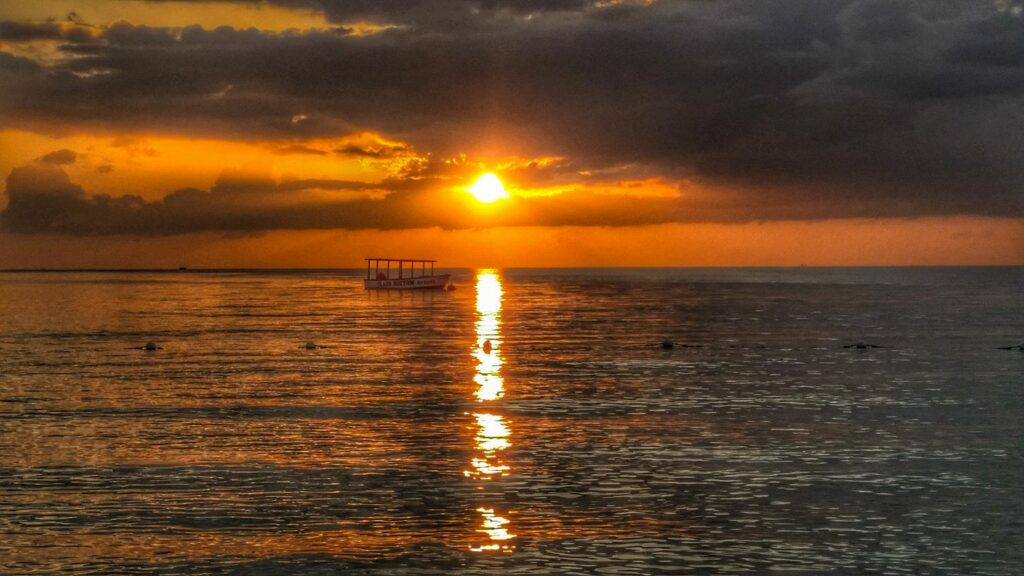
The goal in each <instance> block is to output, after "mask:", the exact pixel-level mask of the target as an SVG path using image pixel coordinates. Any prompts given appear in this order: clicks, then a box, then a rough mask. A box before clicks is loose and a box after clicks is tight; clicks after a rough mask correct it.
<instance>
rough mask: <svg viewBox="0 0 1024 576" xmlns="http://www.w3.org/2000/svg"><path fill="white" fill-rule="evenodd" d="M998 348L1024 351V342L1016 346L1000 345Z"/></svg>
mask: <svg viewBox="0 0 1024 576" xmlns="http://www.w3.org/2000/svg"><path fill="white" fill-rule="evenodd" d="M997 350H1018V351H1020V352H1024V344H1018V345H1016V346H1000V347H999V348H997Z"/></svg>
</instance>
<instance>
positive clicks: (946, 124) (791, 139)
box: [0, 0, 1024, 234]
mask: <svg viewBox="0 0 1024 576" xmlns="http://www.w3.org/2000/svg"><path fill="white" fill-rule="evenodd" d="M272 3H274V4H279V5H282V6H290V7H301V8H314V9H317V10H320V11H322V12H323V14H324V15H325V16H326V18H327V19H328V20H329V21H330V22H331V23H332V24H333V25H335V26H336V27H334V28H325V29H322V30H307V31H288V32H283V33H272V32H265V31H259V30H255V29H246V30H239V29H234V28H229V27H222V28H217V29H212V30H208V29H203V28H199V27H186V28H180V29H178V28H174V29H172V28H150V27H144V26H136V25H132V24H129V23H118V24H114V25H111V26H107V27H102V28H96V29H90V33H89V34H84V33H72V32H69V31H68V29H65V28H60V27H54V26H50V27H47V26H43V25H40V26H37V27H35V28H33V27H31V26H28V25H25V24H18V23H4V24H2V25H0V35H4V36H5V37H6V39H7V40H8V41H9V42H17V41H27V40H28V39H39V38H51V39H54V41H59V42H60V45H59V50H60V51H61V52H62V53H64V54H65V55H66V56H67V58H65V59H61V60H57V61H54V62H47V63H44V62H39V61H36V60H33V59H31V58H29V57H25V56H20V55H17V54H15V53H5V52H0V124H2V125H3V126H5V127H8V128H18V129H25V130H33V131H38V132H44V133H52V134H61V133H67V132H70V131H78V130H85V131H98V132H117V131H129V132H130V131H139V132H160V133H170V134H180V135H184V136H213V137H219V138H230V139H261V140H271V141H277V142H280V146H282V147H289V148H290V149H294V150H302V149H304V148H303V147H304V144H303V142H304V141H306V140H308V139H313V138H338V137H343V136H346V135H350V134H354V133H358V132H361V131H374V132H378V133H380V134H384V135H386V136H387V137H389V138H394V139H395V141H396V142H398V141H400V142H404V143H409V144H410V145H411V146H413V147H415V149H416V150H419V151H424V152H425V153H429V154H432V155H434V156H435V157H438V158H439V157H444V156H446V155H454V154H459V153H461V152H464V151H465V150H467V149H470V148H473V147H474V146H475V145H477V144H479V143H481V142H483V143H494V142H497V143H499V144H500V147H501V148H502V149H504V150H507V151H510V152H511V153H513V154H519V155H545V156H553V157H560V158H566V159H568V160H567V161H568V162H571V165H572V166H573V169H574V170H575V171H576V172H578V173H588V174H589V173H599V172H601V171H602V170H612V169H615V168H617V167H634V169H637V170H641V171H643V172H644V174H645V175H646V176H648V177H658V178H663V179H666V180H667V181H672V182H681V181H684V180H685V181H687V182H690V183H692V184H694V185H695V186H698V187H702V188H703V189H706V190H710V191H715V190H718V191H722V192H721V193H720V195H719V196H713V195H712V196H707V195H702V196H700V197H699V198H698V199H694V198H691V197H688V196H686V195H685V194H682V195H680V197H679V198H675V199H651V198H639V199H638V198H606V197H600V196H595V197H592V198H588V199H586V202H584V201H583V200H584V198H583V194H584V193H582V192H577V193H576V194H574V195H569V196H568V197H566V198H554V197H552V198H547V199H541V198H533V199H521V200H519V201H517V202H514V203H510V205H509V206H507V210H506V212H507V215H505V216H501V217H497V218H495V221H496V222H512V223H516V222H519V221H520V220H522V221H523V222H525V223H530V224H559V223H572V224H590V223H593V224H620V223H621V224H626V223H649V222H662V221H694V220H708V221H744V220H761V219H764V220H771V219H816V218H835V217H860V216H880V217H884V216H914V215H933V214H984V215H1000V216H1022V215H1024V163H1022V162H1021V161H1020V153H1019V150H1022V149H1024V20H1022V18H1021V15H1020V9H1019V5H1018V4H1016V3H1013V2H991V3H990V2H978V1H976V0H972V1H961V0H928V1H924V0H922V1H913V0H764V1H761V2H748V1H739V0H705V1H679V2H668V1H661V2H655V3H652V4H650V5H645V4H644V3H623V4H613V3H597V2H585V1H582V0H580V1H575V0H566V1H564V2H554V3H548V2H511V1H508V2H503V1H498V0H494V1H484V0H481V1H475V2H470V1H457V0H450V1H447V0H446V1H443V2H438V3H434V2H430V3H427V2H417V1H411V0H402V1H400V0H392V1H384V2H379V1H378V2H347V1H346V2H341V1H338V2H333V1H330V0H320V1H314V0H309V1H306V0H275V1H274V2H272ZM363 21H370V22H375V23H378V24H380V25H383V26H391V27H386V28H383V29H381V30H379V31H376V32H374V33H370V34H357V33H354V32H353V25H354V24H355V23H356V22H363ZM305 149H307V150H310V152H311V153H315V154H322V153H323V152H322V151H319V150H317V149H314V148H308V147H307V148H305ZM403 151H404V148H402V145H399V144H396V145H393V146H390V145H389V146H379V147H375V148H367V147H356V146H349V147H345V148H341V149H338V150H332V151H331V152H332V153H334V154H338V155H341V156H348V157H366V158H386V157H389V156H391V155H394V154H398V153H402V152H403ZM637 167H639V168H637ZM61 173H62V172H60V170H59V168H57V167H54V166H42V165H33V166H28V167H23V168H19V169H17V170H16V171H15V172H14V173H12V174H11V175H10V177H9V178H8V180H7V194H8V197H9V205H8V208H7V211H6V213H5V216H4V220H5V222H6V226H7V227H8V228H9V229H11V230H19V231H23V232H31V231H37V230H49V231H61V232H65V233H78V234H82V233H90V234H105V233H176V232H180V231H182V230H184V229H188V228H196V227H198V228H200V229H225V230H238V229H270V228H279V227H284V228H308V227H379V228H393V227H405V226H419V225H439V226H443V227H462V226H470V225H471V223H469V222H463V221H462V220H463V218H464V217H459V216H453V215H447V214H444V213H443V212H440V211H438V210H436V209H433V208H430V207H429V204H430V202H427V201H426V199H427V197H428V195H434V196H435V197H437V196H443V195H444V194H445V192H443V191H440V190H439V189H437V188H434V189H431V188H429V185H430V184H432V183H434V184H439V183H440V182H436V181H433V180H430V179H429V178H427V179H424V180H422V181H418V183H417V184H416V185H415V187H416V190H415V191H413V190H411V189H409V186H411V184H410V183H409V182H402V183H398V182H392V183H377V184H374V185H373V186H374V187H375V188H376V189H378V190H385V191H387V192H388V194H387V195H386V197H385V198H359V199H350V198H346V199H344V200H339V201H338V202H336V203H331V204H329V205H328V206H324V205H321V204H303V203H300V202H293V203H290V202H291V201H290V200H287V199H286V198H285V195H287V194H295V190H294V189H292V190H284V189H281V187H280V186H281V185H280V183H279V184H277V185H275V187H274V188H273V189H272V190H270V189H267V190H262V189H261V190H262V191H260V192H258V193H257V192H253V191H252V190H247V191H246V192H244V193H243V192H237V193H233V194H235V195H229V194H227V193H226V192H224V191H223V190H221V189H220V188H218V186H214V187H213V188H212V189H211V190H209V191H188V192H186V191H179V192H174V193H172V194H171V195H169V196H168V197H167V198H165V199H164V200H163V201H162V202H149V201H142V200H141V199H139V198H133V197H110V196H103V195H96V194H89V193H86V192H85V191H82V190H80V189H79V188H77V187H75V185H74V184H72V183H71V182H70V180H67V178H66V174H65V175H64V176H65V177H64V178H63V179H62V178H61V177H60V174H61ZM395 186H397V188H392V187H395ZM356 187H358V186H356ZM45 190H50V191H49V192H46V191H45ZM254 195H255V196H254ZM254 197H255V198H257V200H258V201H256V202H253V201H252V200H253V198H254ZM294 197H295V196H293V198H294ZM41 198H46V199H47V201H46V202H43V201H42V200H40V199H41ZM283 198H285V199H284V200H282V199H283ZM432 201H433V202H436V201H437V200H436V198H435V199H434V200H432ZM274 202H278V205H274ZM47 203H49V204H47ZM282 203H283V205H284V207H282V206H281V205H280V204H282ZM43 204H47V205H48V206H50V207H49V208H47V207H46V206H43ZM186 206H187V207H188V208H187V209H186V208H185V207H186ZM228 206H235V207H236V208H237V207H239V206H245V208H239V209H238V210H236V211H235V212H234V213H232V211H231V210H229V209H228V208H227V207H228ZM270 206H273V209H271V208H270ZM409 210H413V212H412V213H411V214H410V213H409V212H408V211H409ZM306 211H308V213H307V212H306ZM101 214H103V216H101ZM202 214H211V215H210V216H207V217H203V216H202ZM104 222H106V223H104ZM146 231H148V232H146Z"/></svg>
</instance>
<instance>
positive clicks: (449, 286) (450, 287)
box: [444, 282, 455, 292]
mask: <svg viewBox="0 0 1024 576" xmlns="http://www.w3.org/2000/svg"><path fill="white" fill-rule="evenodd" d="M444 290H445V292H454V291H455V284H452V283H451V282H449V283H447V284H445V285H444Z"/></svg>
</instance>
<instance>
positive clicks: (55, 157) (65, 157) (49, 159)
mask: <svg viewBox="0 0 1024 576" xmlns="http://www.w3.org/2000/svg"><path fill="white" fill-rule="evenodd" d="M77 159H78V154H77V153H75V151H74V150H68V149H66V148H65V149H64V150H56V151H53V152H50V153H49V154H46V155H45V156H43V157H42V158H40V159H39V162H41V163H43V164H55V165H58V166H59V165H61V164H74V163H75V160H77Z"/></svg>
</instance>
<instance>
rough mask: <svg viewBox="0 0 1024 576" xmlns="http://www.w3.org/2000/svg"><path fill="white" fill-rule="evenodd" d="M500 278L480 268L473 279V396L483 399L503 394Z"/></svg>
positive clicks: (494, 397) (495, 397)
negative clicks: (474, 319)
mask: <svg viewBox="0 0 1024 576" xmlns="http://www.w3.org/2000/svg"><path fill="white" fill-rule="evenodd" d="M502 294H503V292H502V289H501V281H500V280H499V279H498V274H497V273H496V272H495V271H493V270H481V271H480V272H479V273H478V274H477V278H476V312H477V320H476V348H474V350H473V357H474V358H476V360H477V365H476V375H475V376H473V382H475V383H476V385H477V388H476V392H475V395H476V398H477V400H479V401H481V402H484V401H487V400H497V399H499V398H501V397H502V396H504V395H505V382H504V379H503V378H502V377H501V366H502V364H503V361H502V358H501V297H502Z"/></svg>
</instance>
